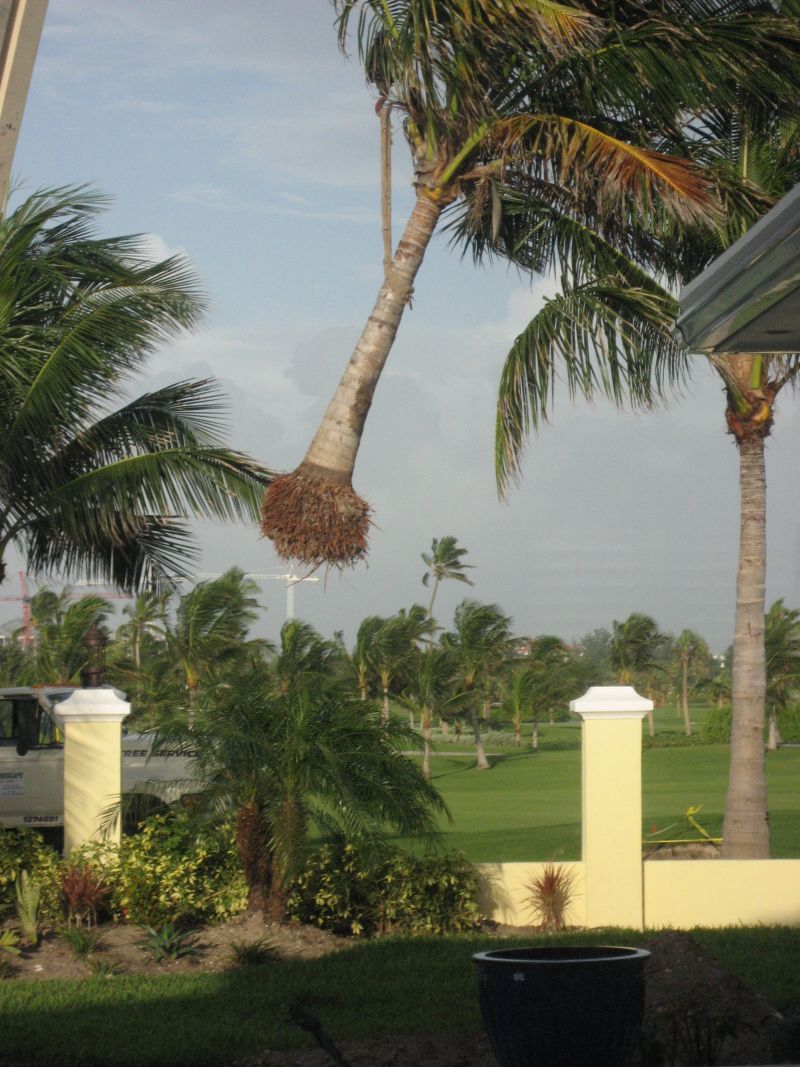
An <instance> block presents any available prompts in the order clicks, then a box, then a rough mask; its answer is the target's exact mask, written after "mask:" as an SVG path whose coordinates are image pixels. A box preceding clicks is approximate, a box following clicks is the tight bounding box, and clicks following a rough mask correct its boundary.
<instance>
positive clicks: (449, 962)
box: [0, 928, 800, 1067]
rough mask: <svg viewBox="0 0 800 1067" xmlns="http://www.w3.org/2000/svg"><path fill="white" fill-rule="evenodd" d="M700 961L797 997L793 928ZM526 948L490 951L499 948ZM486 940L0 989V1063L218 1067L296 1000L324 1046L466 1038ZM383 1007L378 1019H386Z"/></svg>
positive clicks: (756, 932) (283, 1028)
mask: <svg viewBox="0 0 800 1067" xmlns="http://www.w3.org/2000/svg"><path fill="white" fill-rule="evenodd" d="M647 936H648V935H642V934H641V933H634V932H632V931H630V930H628V931H625V930H606V931H592V932H591V933H586V932H575V933H571V934H568V935H566V936H563V937H561V938H557V939H556V938H541V939H537V943H542V944H544V943H550V942H552V941H555V940H558V941H560V942H564V941H566V942H570V943H573V944H574V943H582V944H587V943H588V944H598V943H606V944H636V943H641V942H642V941H643V940H645V939H646V938H647ZM696 937H697V939H698V941H699V942H700V944H701V945H702V946H703V948H705V949H706V950H707V951H709V952H711V953H712V954H713V955H715V956H717V958H718V959H719V960H720V961H721V962H722V963H723V965H724V966H725V967H727V968H729V969H730V970H731V971H733V972H734V973H736V974H738V975H739V976H740V977H741V978H742V979H744V980H745V981H747V982H748V983H749V984H751V985H753V986H754V988H756V989H757V990H759V991H760V992H762V993H764V994H765V995H766V996H767V997H768V998H769V999H771V1000H772V1001H773V1002H774V1003H776V1004H777V1005H778V1006H779V1007H783V1006H786V1005H787V1004H789V1003H791V1002H792V1001H797V1000H798V999H800V986H799V984H798V983H799V982H800V979H799V978H798V972H797V967H796V961H797V959H798V958H800V930H797V929H786V928H759V929H745V928H736V929H731V930H704V931H698V932H697V933H696ZM525 943H530V938H527V939H525V940H522V941H508V942H506V941H504V942H503V946H504V947H512V946H513V945H515V944H525ZM497 944H498V941H497V938H496V937H492V936H491V935H481V936H480V937H464V938H424V939H422V938H419V939H410V938H385V939H383V940H379V941H374V942H368V943H364V944H363V945H359V946H357V947H356V948H354V949H352V950H349V951H346V952H342V953H339V954H336V955H332V956H327V957H325V958H323V959H320V960H308V961H286V962H277V963H275V964H271V965H268V966H266V967H257V968H250V969H244V970H239V971H231V972H226V973H222V974H205V975H202V974H197V975H190V976H181V977H158V978H141V977H127V978H126V977H115V978H104V979H99V978H96V979H90V980H88V981H85V982H65V981H51V982H16V983H15V982H5V983H2V984H0V1062H2V1063H3V1064H17V1065H20V1067H21V1065H33V1064H35V1065H44V1064H48V1065H49V1064H54V1063H58V1064H64V1065H67V1067H71V1065H76V1067H77V1065H78V1064H81V1065H86V1067H99V1065H101V1064H108V1065H115V1067H127V1065H131V1067H133V1065H137V1067H146V1065H156V1064H158V1065H164V1067H167V1065H171V1064H198V1065H208V1067H211V1065H221V1064H227V1063H230V1062H231V1061H232V1060H234V1059H236V1058H237V1057H241V1056H245V1055H251V1054H255V1053H257V1052H259V1051H263V1050H264V1049H270V1048H271V1049H278V1048H292V1047H295V1046H297V1045H300V1044H306V1043H307V1038H306V1037H305V1035H303V1034H301V1033H300V1032H298V1031H297V1030H295V1029H293V1028H291V1027H289V1026H287V1025H286V1024H285V1023H284V1022H283V1021H282V1020H283V1017H284V1013H285V1010H286V1006H287V1004H288V1003H289V1002H290V1001H291V1000H294V999H299V1000H301V1001H302V1003H303V1004H304V1005H305V1006H306V1007H307V1008H308V1009H309V1010H310V1011H312V1012H313V1013H314V1014H315V1015H316V1016H317V1017H318V1018H319V1019H320V1020H321V1021H322V1022H323V1024H324V1025H325V1027H326V1028H327V1029H328V1030H329V1032H330V1033H331V1034H332V1035H333V1037H334V1038H335V1039H336V1040H340V1041H343V1040H348V1039H354V1038H366V1037H379V1036H382V1035H385V1034H387V1033H396V1032H398V1031H405V1032H409V1033H413V1032H421V1031H430V1032H435V1031H442V1032H458V1033H465V1032H467V1033H468V1032H470V1031H473V1030H478V1029H480V1020H479V1017H478V1009H477V1002H476V997H475V975H474V968H473V965H472V963H471V958H472V955H473V953H474V952H478V951H482V950H485V949H487V948H491V947H496V946H497ZM387 1004H391V1008H392V1010H391V1012H389V1011H387Z"/></svg>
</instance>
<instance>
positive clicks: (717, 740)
mask: <svg viewBox="0 0 800 1067" xmlns="http://www.w3.org/2000/svg"><path fill="white" fill-rule="evenodd" d="M732 718H733V711H732V709H731V706H730V704H723V705H722V707H721V708H712V709H711V711H710V712H709V713H708V718H707V719H706V721H705V723H704V724H703V727H702V729H701V730H700V736H701V737H702V738H703V740H704V741H709V742H713V743H714V744H724V745H727V744H728V743H729V742H730V739H731V721H732Z"/></svg>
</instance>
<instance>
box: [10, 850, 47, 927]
mask: <svg viewBox="0 0 800 1067" xmlns="http://www.w3.org/2000/svg"><path fill="white" fill-rule="evenodd" d="M14 893H15V894H16V898H17V901H16V903H17V920H18V922H19V926H20V929H21V930H22V936H23V937H24V938H25V940H26V941H27V942H28V944H29V945H38V944H39V934H40V928H39V922H40V917H41V906H42V887H41V885H40V884H39V883H38V882H37V881H36V880H35V879H34V878H32V877H31V875H30V872H29V871H27V870H26V869H25V868H24V867H23V868H22V869H21V870H20V872H19V874H18V875H17V880H16V882H15V883H14Z"/></svg>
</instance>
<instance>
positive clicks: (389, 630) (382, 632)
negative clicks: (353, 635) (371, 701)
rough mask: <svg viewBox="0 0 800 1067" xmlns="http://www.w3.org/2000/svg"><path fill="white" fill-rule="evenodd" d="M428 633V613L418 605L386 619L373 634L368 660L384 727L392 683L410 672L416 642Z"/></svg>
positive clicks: (387, 716) (387, 719) (387, 718)
mask: <svg viewBox="0 0 800 1067" xmlns="http://www.w3.org/2000/svg"><path fill="white" fill-rule="evenodd" d="M427 629H428V617H427V615H426V613H425V610H424V608H422V607H420V605H419V604H415V605H413V607H411V608H410V609H409V611H408V612H406V611H405V610H402V609H401V610H400V611H399V612H398V613H397V614H396V615H392V616H390V617H389V618H388V619H384V620H383V622H382V623H381V625H380V626H379V627H378V628H377V629H376V630H375V631H374V632H373V634H372V647H371V649H370V651H369V657H370V662H371V664H372V667H373V669H374V670H375V673H376V674H377V676H378V680H379V684H380V687H381V693H382V695H383V703H382V709H381V719H382V721H383V722H384V723H387V722H388V721H389V693H390V690H391V685H392V681H393V680H394V679H396V678H397V676H398V675H399V674H401V673H402V672H403V671H404V670H406V669H407V667H408V664H409V663H410V662H411V661H412V657H413V656H414V654H415V652H416V650H417V642H418V641H419V640H420V639H421V638H422V636H423V634H425V632H426V631H427Z"/></svg>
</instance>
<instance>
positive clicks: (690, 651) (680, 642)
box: [674, 630, 711, 737]
mask: <svg viewBox="0 0 800 1067" xmlns="http://www.w3.org/2000/svg"><path fill="white" fill-rule="evenodd" d="M674 647H675V653H676V654H677V657H678V664H679V667H680V672H681V708H682V709H683V728H684V730H685V732H686V736H687V737H691V734H692V723H691V719H690V718H689V672H690V671H691V670H692V669H693V668H694V669H695V670H696V669H697V668H700V670H701V671H702V670H703V668H707V666H708V661H709V657H710V655H711V653H710V652H709V649H708V645H707V644H706V642H705V641H704V639H703V638H702V637H701V636H700V634H698V633H695V631H694V630H682V631H681V632H680V633H679V634H678V636H677V637H676V639H675V646H674Z"/></svg>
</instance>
